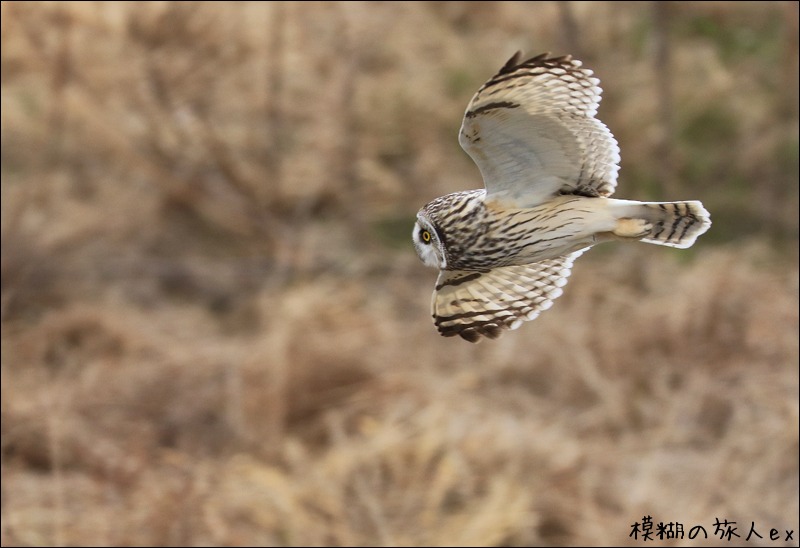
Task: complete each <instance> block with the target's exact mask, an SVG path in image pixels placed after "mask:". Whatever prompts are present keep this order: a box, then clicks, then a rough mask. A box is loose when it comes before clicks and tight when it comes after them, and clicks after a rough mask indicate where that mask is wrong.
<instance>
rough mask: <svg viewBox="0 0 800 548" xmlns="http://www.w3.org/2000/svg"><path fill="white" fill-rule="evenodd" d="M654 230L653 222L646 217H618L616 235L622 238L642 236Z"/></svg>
mask: <svg viewBox="0 0 800 548" xmlns="http://www.w3.org/2000/svg"><path fill="white" fill-rule="evenodd" d="M651 230H653V223H651V222H649V221H646V220H644V219H629V218H622V219H617V225H616V226H615V227H614V235H615V236H618V237H620V238H642V237H644V236H646V235H647V234H649V233H650V231H651Z"/></svg>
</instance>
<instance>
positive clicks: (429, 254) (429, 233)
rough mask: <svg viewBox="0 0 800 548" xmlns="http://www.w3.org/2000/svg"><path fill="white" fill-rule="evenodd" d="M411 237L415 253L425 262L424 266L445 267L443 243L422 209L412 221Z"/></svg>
mask: <svg viewBox="0 0 800 548" xmlns="http://www.w3.org/2000/svg"><path fill="white" fill-rule="evenodd" d="M411 237H412V238H413V240H414V247H415V248H416V250H417V255H419V258H420V259H422V262H423V263H425V266H432V267H434V268H441V269H444V268H446V267H447V259H446V258H445V253H444V244H443V243H442V240H441V238H440V237H439V233H438V232H437V231H436V228H435V227H434V225H433V223H432V222H431V221H430V219H428V216H427V215H426V214H425V212H424V211H420V212H419V213H417V222H416V223H414V232H413V233H412V234H411Z"/></svg>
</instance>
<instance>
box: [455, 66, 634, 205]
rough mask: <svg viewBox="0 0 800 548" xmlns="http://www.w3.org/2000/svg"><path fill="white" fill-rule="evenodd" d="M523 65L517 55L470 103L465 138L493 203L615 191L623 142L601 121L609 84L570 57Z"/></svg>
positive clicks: (525, 202) (464, 144) (534, 202)
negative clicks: (602, 102)
mask: <svg viewBox="0 0 800 548" xmlns="http://www.w3.org/2000/svg"><path fill="white" fill-rule="evenodd" d="M547 55H548V54H542V55H539V56H537V57H533V58H531V59H528V60H527V61H523V62H520V61H519V59H520V53H519V52H517V54H516V55H514V56H513V57H512V58H511V59H509V61H508V62H507V63H506V64H505V66H504V67H503V68H502V69H500V72H498V73H497V74H496V75H495V76H493V77H492V78H491V79H490V80H489V81H488V82H486V83H485V84H484V85H483V86H482V87H481V88H480V89H479V90H478V92H477V93H476V94H475V96H474V97H473V98H472V101H470V103H469V105H468V106H467V110H466V113H465V114H464V120H463V123H462V126H461V132H460V134H459V142H460V143H461V146H462V147H463V148H464V150H465V151H466V152H467V154H469V155H470V157H471V158H472V159H473V160H474V161H475V163H476V164H477V165H478V168H479V169H480V171H481V174H482V175H483V180H484V184H485V185H486V190H487V196H486V199H487V201H492V200H496V201H497V202H498V203H500V204H501V205H504V206H510V207H532V206H535V205H538V204H540V203H542V202H544V201H546V200H547V199H548V198H549V197H550V196H552V195H554V194H558V193H561V194H580V195H584V196H609V195H611V194H612V193H613V192H614V188H615V187H616V185H617V171H618V170H619V165H618V164H619V159H620V158H619V146H618V145H617V141H616V140H615V139H614V136H613V135H612V134H611V132H610V131H609V130H608V128H607V127H606V126H605V125H604V124H603V123H602V122H600V121H599V120H598V119H596V118H595V117H594V116H595V114H596V112H597V106H598V104H599V102H600V93H601V89H600V86H599V80H597V79H596V78H593V77H592V71H591V70H589V69H584V68H581V62H580V61H577V60H573V59H572V58H571V57H570V56H564V57H555V58H548V57H547Z"/></svg>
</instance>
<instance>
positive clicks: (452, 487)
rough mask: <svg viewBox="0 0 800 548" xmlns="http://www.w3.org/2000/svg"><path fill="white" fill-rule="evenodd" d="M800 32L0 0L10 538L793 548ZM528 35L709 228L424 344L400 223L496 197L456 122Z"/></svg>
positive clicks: (419, 280) (615, 7) (682, 18)
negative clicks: (433, 205)
mask: <svg viewBox="0 0 800 548" xmlns="http://www.w3.org/2000/svg"><path fill="white" fill-rule="evenodd" d="M797 20H798V17H797V4H796V3H793V2H792V3H790V2H786V3H778V2H776V3H761V2H754V3H748V2H737V3H727V2H721V3H705V2H700V3H676V4H670V5H669V6H668V7H665V6H654V4H652V3H634V4H632V5H630V4H628V3H625V4H621V3H605V2H591V3H589V2H586V3H583V2H581V3H572V2H546V3H505V2H499V3H495V2H491V3H490V2H485V3H484V2H470V3H460V2H459V3H438V2H433V3H428V2H413V3H335V2H331V3H303V4H302V5H301V4H295V3H263V4H251V3H237V4H225V5H223V4H222V3H219V4H215V3H198V4H194V3H144V4H140V3H136V4H134V3H130V4H129V3H119V4H118V3H96V4H84V3H7V2H4V3H3V4H2V98H3V104H2V135H3V139H2V147H0V153H1V154H2V303H1V304H2V308H1V309H0V312H1V313H2V372H1V375H2V377H1V380H2V444H1V447H0V449H2V528H1V529H0V535H1V536H0V542H1V543H2V545H3V546H12V545H148V544H152V545H199V544H215V545H370V546H374V545H462V544H472V545H501V544H503V545H539V544H554V545H602V544H624V543H629V544H635V543H637V542H635V541H634V540H633V539H630V538H629V537H628V534H629V532H630V530H631V529H630V526H631V524H632V523H634V522H636V521H641V519H642V517H643V516H644V515H651V516H653V519H654V521H655V522H656V523H658V522H660V521H663V522H671V521H672V522H675V521H678V522H681V523H683V524H684V527H685V528H686V531H687V532H688V529H689V528H690V527H692V526H694V525H698V524H699V525H703V526H705V527H706V529H707V530H708V533H709V536H710V537H712V538H710V539H709V540H708V541H705V544H718V543H719V540H718V539H714V538H713V534H714V527H713V523H714V520H715V518H719V519H720V520H723V519H727V520H729V521H736V522H737V526H738V530H737V532H738V533H739V534H741V535H742V538H741V539H738V541H737V540H736V539H735V542H734V544H737V543H738V544H744V543H745V542H744V537H745V536H746V535H747V533H748V531H749V529H750V524H751V522H754V523H755V526H756V529H757V531H758V533H759V534H761V535H762V536H763V537H764V539H763V540H759V542H758V544H767V543H768V541H767V539H768V538H769V530H770V529H771V528H775V529H778V530H780V531H781V532H782V531H783V530H784V529H794V530H795V534H794V536H795V538H797V537H798V535H800V532H798V529H800V527H798V521H797V515H798V509H799V505H798V488H799V486H798V481H799V480H798V443H799V441H798V420H799V419H800V416H799V415H800V411H799V407H798V365H797V364H798V261H797V242H798V193H797V188H798V113H797V105H798V98H797V92H798V81H797V72H798V43H797V32H798V31H797ZM516 49H524V50H526V52H529V53H535V52H539V51H541V50H550V51H552V52H553V53H573V54H575V56H576V57H578V58H581V59H582V60H584V62H585V64H586V65H588V66H589V67H591V68H592V69H593V70H594V71H595V72H596V74H597V75H598V76H599V77H600V78H601V80H602V83H603V87H604V90H605V94H604V102H603V104H602V105H601V108H600V116H601V118H602V119H603V120H604V121H605V122H606V123H607V124H608V125H609V126H610V128H611V129H612V131H613V132H614V133H615V135H616V136H617V137H618V139H619V141H620V145H621V147H622V157H623V164H622V171H621V180H620V186H619V189H618V193H619V195H620V197H625V198H632V199H645V198H672V199H700V200H702V201H703V202H704V203H705V204H706V206H707V208H708V209H709V210H710V211H711V214H712V219H713V221H714V226H713V227H712V229H711V231H710V232H709V233H708V234H707V235H705V236H704V237H703V238H701V240H700V241H699V242H698V243H697V245H696V246H695V247H694V248H692V249H691V250H687V251H674V250H669V249H663V248H655V247H654V246H646V245H628V246H625V245H621V244H605V245H604V246H600V247H598V248H597V249H595V250H593V251H591V252H589V253H587V254H586V255H585V256H584V257H583V258H581V259H580V261H578V262H577V264H576V266H575V269H574V273H573V277H572V279H571V280H570V283H569V285H568V286H567V288H566V291H565V294H564V296H563V297H561V298H560V299H559V300H558V301H557V302H556V304H555V306H554V307H553V309H552V310H550V311H548V312H547V313H546V314H543V315H542V316H541V317H540V318H539V319H537V320H536V321H535V322H533V323H531V324H527V325H524V326H523V327H522V328H521V329H520V330H518V331H516V332H513V333H510V334H508V335H506V336H504V337H503V338H502V339H500V340H498V341H487V342H485V343H482V344H480V345H477V346H475V345H470V344H467V343H465V342H463V341H460V340H452V339H443V338H441V337H439V336H438V335H437V334H436V332H435V329H434V327H433V325H432V323H431V322H430V318H429V311H428V306H429V298H430V291H431V290H432V286H433V281H434V278H435V273H434V272H433V271H431V270H427V269H425V268H424V267H423V266H422V265H421V264H420V263H419V261H418V259H417V258H416V256H415V254H414V252H413V249H412V247H411V244H410V229H411V226H412V224H413V217H414V214H415V212H416V210H417V208H418V207H419V206H421V205H422V204H424V203H425V202H426V201H428V200H430V199H432V198H434V197H436V196H439V195H441V194H444V193H446V192H451V191H455V190H459V189H465V188H470V187H476V186H478V185H479V184H480V183H479V174H478V172H477V169H475V167H474V166H473V165H472V164H471V162H470V160H469V158H468V157H467V156H466V155H465V154H464V153H463V152H462V151H461V150H460V149H459V148H458V145H457V140H456V134H457V129H458V126H459V124H460V121H461V120H460V117H461V114H462V113H463V109H464V108H465V106H466V104H467V101H468V100H469V98H470V96H471V94H472V93H473V92H474V91H475V89H477V87H478V86H479V85H480V84H481V83H482V82H483V81H484V80H485V79H486V78H487V77H488V76H489V75H490V74H491V73H492V72H493V71H494V70H496V68H497V67H499V66H500V65H501V64H502V63H503V62H504V61H505V60H506V58H507V57H509V56H510V55H511V54H512V53H513V52H514V51H515V50H516ZM665 75H666V76H665ZM664 82H672V87H671V88H670V89H669V90H664V89H663V85H664ZM782 534H783V533H782ZM715 541H716V542H715ZM639 542H641V541H639ZM665 543H666V542H665ZM679 543H680V544H691V545H695V544H698V545H702V544H703V542H701V541H699V540H698V539H695V540H694V541H688V540H686V539H685V540H684V541H683V542H679ZM666 544H669V543H666ZM747 544H748V545H749V544H756V543H754V542H753V540H752V539H751V541H750V542H749V543H747ZM788 544H790V543H784V542H783V541H781V545H788ZM793 545H797V540H795V541H794V544H793Z"/></svg>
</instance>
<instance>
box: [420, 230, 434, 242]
mask: <svg viewBox="0 0 800 548" xmlns="http://www.w3.org/2000/svg"><path fill="white" fill-rule="evenodd" d="M420 236H421V237H422V241H423V242H425V243H426V244H429V243H431V233H430V232H428V231H427V230H423V231H422V232H420Z"/></svg>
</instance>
